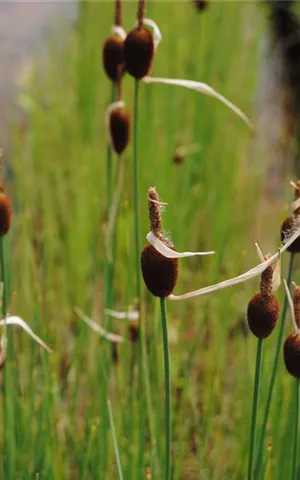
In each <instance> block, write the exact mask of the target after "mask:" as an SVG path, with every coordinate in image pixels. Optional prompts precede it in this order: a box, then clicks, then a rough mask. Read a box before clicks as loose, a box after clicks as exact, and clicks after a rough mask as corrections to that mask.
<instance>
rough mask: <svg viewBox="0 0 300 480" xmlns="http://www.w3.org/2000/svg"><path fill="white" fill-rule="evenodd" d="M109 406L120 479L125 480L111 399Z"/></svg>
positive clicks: (108, 402)
mask: <svg viewBox="0 0 300 480" xmlns="http://www.w3.org/2000/svg"><path fill="white" fill-rule="evenodd" d="M107 406H108V416H109V423H110V428H111V433H112V437H113V443H114V451H115V457H116V462H117V468H118V474H119V479H120V480H123V473H122V465H121V459H120V454H119V447H118V442H117V437H116V431H115V424H114V418H113V412H112V408H111V404H110V401H109V400H107Z"/></svg>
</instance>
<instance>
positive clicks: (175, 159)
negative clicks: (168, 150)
mask: <svg viewBox="0 0 300 480" xmlns="http://www.w3.org/2000/svg"><path fill="white" fill-rule="evenodd" d="M183 159H184V155H182V153H178V152H175V153H174V155H173V163H175V165H180V164H181V163H182V162H183Z"/></svg>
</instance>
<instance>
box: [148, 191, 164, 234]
mask: <svg viewBox="0 0 300 480" xmlns="http://www.w3.org/2000/svg"><path fill="white" fill-rule="evenodd" d="M148 198H149V200H148V210H149V220H150V230H151V231H152V232H153V233H154V235H156V236H157V237H158V238H160V239H161V237H162V220H161V212H160V206H159V204H158V203H156V202H159V201H160V200H159V196H158V193H157V191H156V190H155V188H153V187H150V188H149V190H148ZM151 200H154V201H153V202H152V201H151Z"/></svg>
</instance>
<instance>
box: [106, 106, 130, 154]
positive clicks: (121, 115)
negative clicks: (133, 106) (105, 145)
mask: <svg viewBox="0 0 300 480" xmlns="http://www.w3.org/2000/svg"><path fill="white" fill-rule="evenodd" d="M109 131H110V136H111V141H112V147H113V149H114V151H115V152H116V153H117V154H118V155H121V153H123V151H124V150H125V148H126V147H127V145H128V143H129V139H130V114H129V112H128V111H127V110H125V108H121V107H119V108H115V109H114V110H113V111H112V112H111V113H110V116H109Z"/></svg>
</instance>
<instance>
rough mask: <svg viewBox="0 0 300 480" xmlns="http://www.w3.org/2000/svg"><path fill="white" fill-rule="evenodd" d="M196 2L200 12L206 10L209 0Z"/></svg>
mask: <svg viewBox="0 0 300 480" xmlns="http://www.w3.org/2000/svg"><path fill="white" fill-rule="evenodd" d="M194 4H195V6H196V8H197V10H199V11H200V12H202V11H203V10H205V9H206V8H207V6H208V0H194Z"/></svg>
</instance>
